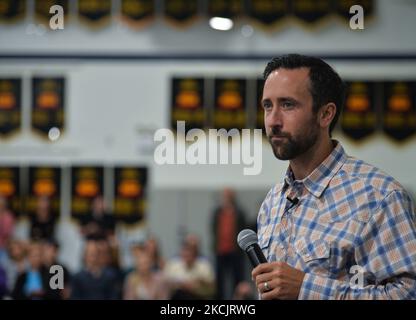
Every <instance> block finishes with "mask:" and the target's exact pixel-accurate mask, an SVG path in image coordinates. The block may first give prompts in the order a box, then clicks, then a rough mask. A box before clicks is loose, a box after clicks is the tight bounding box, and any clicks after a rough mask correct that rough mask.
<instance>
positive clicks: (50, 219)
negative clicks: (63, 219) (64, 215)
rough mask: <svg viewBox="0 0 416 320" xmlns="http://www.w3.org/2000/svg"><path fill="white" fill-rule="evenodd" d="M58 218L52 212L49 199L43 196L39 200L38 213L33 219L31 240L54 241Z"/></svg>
mask: <svg viewBox="0 0 416 320" xmlns="http://www.w3.org/2000/svg"><path fill="white" fill-rule="evenodd" d="M55 224H56V217H55V216H54V215H53V213H52V211H51V203H50V200H49V198H48V197H46V196H41V197H39V198H38V200H37V204H36V212H35V214H34V215H33V216H32V217H31V225H30V238H31V239H32V240H39V241H40V240H44V239H53V238H54V237H55Z"/></svg>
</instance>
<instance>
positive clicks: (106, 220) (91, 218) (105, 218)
mask: <svg viewBox="0 0 416 320" xmlns="http://www.w3.org/2000/svg"><path fill="white" fill-rule="evenodd" d="M114 231H115V222H114V217H113V215H112V214H110V213H109V212H108V210H107V208H106V204H105V201H104V198H103V197H102V196H97V197H95V198H94V200H93V201H92V204H91V214H89V215H86V216H85V217H84V218H83V219H82V220H81V233H82V235H83V236H84V237H85V238H86V239H88V238H106V239H108V240H109V241H110V242H111V243H112V242H113V241H114V240H115V239H114Z"/></svg>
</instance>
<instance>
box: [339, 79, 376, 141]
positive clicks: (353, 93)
mask: <svg viewBox="0 0 416 320" xmlns="http://www.w3.org/2000/svg"><path fill="white" fill-rule="evenodd" d="M347 85H348V89H347V96H346V100H345V106H344V111H343V112H342V114H341V129H342V131H343V132H344V134H345V135H347V136H348V137H350V138H352V139H354V140H360V139H363V138H365V137H367V136H369V135H370V134H372V133H374V132H375V130H376V128H377V116H376V108H375V96H376V84H375V83H374V82H358V81H357V82H348V83H347Z"/></svg>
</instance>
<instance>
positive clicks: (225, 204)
mask: <svg viewBox="0 0 416 320" xmlns="http://www.w3.org/2000/svg"><path fill="white" fill-rule="evenodd" d="M245 224H246V222H245V214H244V212H243V211H242V210H241V209H240V208H239V207H238V205H237V203H236V200H235V194H234V191H233V190H231V189H228V188H227V189H224V190H223V193H222V199H221V205H220V206H219V207H218V208H217V209H216V210H215V211H214V216H213V224H212V230H213V236H214V252H215V258H216V261H215V264H216V279H217V281H216V283H217V285H216V287H217V299H231V298H232V295H233V292H234V290H235V288H236V286H237V284H238V283H239V282H240V281H242V280H243V278H244V265H245V260H244V256H243V252H242V251H241V250H240V248H239V247H238V246H237V240H236V239H237V235H238V232H239V231H241V230H242V229H244V227H245ZM227 284H228V285H229V286H228V288H229V287H231V288H229V290H227Z"/></svg>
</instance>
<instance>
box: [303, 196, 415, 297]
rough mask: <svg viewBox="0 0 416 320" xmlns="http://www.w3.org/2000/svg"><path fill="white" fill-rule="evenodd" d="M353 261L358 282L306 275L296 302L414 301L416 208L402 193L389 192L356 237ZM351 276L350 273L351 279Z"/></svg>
mask: <svg viewBox="0 0 416 320" xmlns="http://www.w3.org/2000/svg"><path fill="white" fill-rule="evenodd" d="M357 239H358V240H357V247H356V249H355V261H356V262H357V265H358V266H359V267H361V270H362V271H363V275H364V282H363V285H362V286H359V285H357V282H355V281H351V280H353V279H352V278H351V280H350V281H340V280H336V279H331V278H326V277H324V276H321V275H316V274H311V273H307V274H306V275H305V277H304V279H303V283H302V287H301V290H300V293H299V299H305V300H306V299H367V300H370V299H371V300H388V299H415V298H416V227H415V209H414V206H413V204H412V201H411V199H410V197H409V196H408V195H407V193H406V192H404V191H401V190H399V191H397V190H396V191H392V192H391V193H389V194H388V195H387V196H386V197H385V198H384V199H383V201H381V203H380V205H379V206H378V209H376V210H375V213H374V214H373V215H372V216H371V217H370V220H369V221H368V223H367V224H366V225H365V227H364V228H363V231H362V232H361V235H360V236H359V237H357ZM353 275H354V274H351V277H352V276H353Z"/></svg>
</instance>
